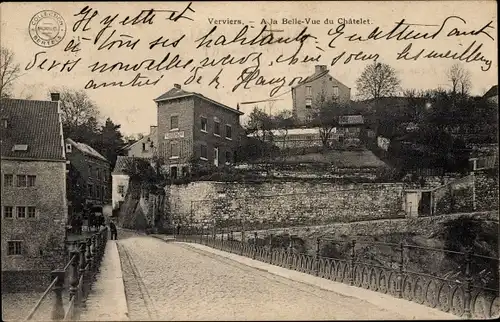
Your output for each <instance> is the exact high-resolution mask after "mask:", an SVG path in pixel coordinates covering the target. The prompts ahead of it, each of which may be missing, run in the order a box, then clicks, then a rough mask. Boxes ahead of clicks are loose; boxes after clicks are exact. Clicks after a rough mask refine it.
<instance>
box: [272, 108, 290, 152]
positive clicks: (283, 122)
mask: <svg viewBox="0 0 500 322" xmlns="http://www.w3.org/2000/svg"><path fill="white" fill-rule="evenodd" d="M273 123H274V125H275V127H276V128H277V129H278V132H279V134H280V136H281V137H282V138H283V148H285V147H286V139H287V136H288V130H289V129H290V128H292V127H293V125H294V120H293V117H292V111H290V110H283V111H281V112H279V113H278V114H277V115H276V116H274V117H273Z"/></svg>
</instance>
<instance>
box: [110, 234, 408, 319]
mask: <svg viewBox="0 0 500 322" xmlns="http://www.w3.org/2000/svg"><path fill="white" fill-rule="evenodd" d="M118 250H119V253H120V259H121V262H122V270H123V278H124V282H125V291H126V295H127V302H128V310H129V318H130V320H273V319H274V320H276V319H281V320H283V319H286V320H291V319H294V320H301V319H304V320H307V319H356V320H359V319H405V318H408V317H407V316H405V315H398V314H395V313H394V312H392V311H388V310H384V309H382V308H380V307H377V306H375V305H373V304H371V303H368V302H366V301H363V300H360V299H357V298H353V297H347V296H343V295H341V294H337V293H335V292H331V291H327V290H322V289H319V288H317V287H314V286H311V285H307V284H304V283H300V282H296V281H293V280H290V279H287V278H283V277H280V276H277V275H274V274H271V273H268V272H266V271H262V270H259V269H256V268H252V267H249V266H246V265H243V264H240V263H238V262H236V261H233V260H231V259H227V258H223V257H220V256H218V255H214V254H211V253H208V252H205V251H203V250H198V249H194V248H192V247H190V246H188V245H185V244H180V243H165V242H163V241H161V240H158V239H155V238H151V237H132V238H128V239H123V240H120V241H119V243H118ZM410 318H411V317H410Z"/></svg>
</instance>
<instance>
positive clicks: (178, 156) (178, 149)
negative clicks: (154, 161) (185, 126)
mask: <svg viewBox="0 0 500 322" xmlns="http://www.w3.org/2000/svg"><path fill="white" fill-rule="evenodd" d="M173 146H176V147H177V155H174V153H173V152H174V151H173V149H172V147H173ZM180 156H181V148H180V144H179V142H172V141H171V142H170V159H179V158H180Z"/></svg>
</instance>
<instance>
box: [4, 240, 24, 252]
mask: <svg viewBox="0 0 500 322" xmlns="http://www.w3.org/2000/svg"><path fill="white" fill-rule="evenodd" d="M11 245H19V247H18V248H17V250H18V252H14V253H11V251H10V250H11V247H10V246H11ZM13 249H14V250H16V247H13ZM22 255H23V241H22V240H16V239H14V240H8V241H7V256H22Z"/></svg>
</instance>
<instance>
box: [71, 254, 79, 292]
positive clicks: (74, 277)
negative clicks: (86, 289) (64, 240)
mask: <svg viewBox="0 0 500 322" xmlns="http://www.w3.org/2000/svg"><path fill="white" fill-rule="evenodd" d="M70 256H71V258H73V262H72V263H71V268H72V270H71V285H70V288H69V299H70V301H71V299H72V298H73V297H75V295H76V291H77V289H78V280H79V276H78V269H79V267H78V266H79V265H78V264H79V262H80V261H79V259H80V258H79V256H80V253H79V252H78V250H77V249H75V250H72V251H71V253H70Z"/></svg>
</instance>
